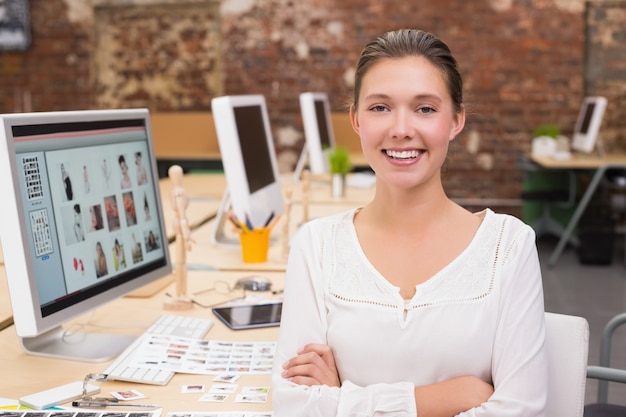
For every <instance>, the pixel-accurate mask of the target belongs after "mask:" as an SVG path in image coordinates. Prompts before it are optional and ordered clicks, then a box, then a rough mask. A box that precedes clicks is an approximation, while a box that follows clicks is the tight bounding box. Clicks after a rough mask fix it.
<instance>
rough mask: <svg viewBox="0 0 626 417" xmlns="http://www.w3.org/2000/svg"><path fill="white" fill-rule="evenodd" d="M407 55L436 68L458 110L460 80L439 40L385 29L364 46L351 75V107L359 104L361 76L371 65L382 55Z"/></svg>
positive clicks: (425, 34)
mask: <svg viewBox="0 0 626 417" xmlns="http://www.w3.org/2000/svg"><path fill="white" fill-rule="evenodd" d="M407 56H416V57H420V56H421V57H424V58H426V59H428V61H430V63H431V64H433V65H434V66H435V67H436V68H438V69H439V71H440V72H441V75H442V76H443V79H444V81H445V82H446V84H447V85H448V91H449V93H450V97H451V98H452V104H453V105H454V108H455V109H456V111H457V112H460V111H461V108H462V105H463V79H462V78H461V74H460V73H459V70H458V68H457V63H456V59H454V57H453V56H452V52H450V48H449V47H448V45H446V44H445V43H444V42H443V41H442V40H440V39H439V38H437V37H436V36H435V35H433V34H431V33H428V32H424V31H423V30H418V29H400V30H396V31H390V32H386V33H384V34H382V35H381V36H379V37H377V38H376V39H374V40H373V41H371V42H370V43H369V44H367V45H366V46H365V48H364V49H363V51H362V52H361V57H360V58H359V62H358V64H357V67H356V73H355V77H354V99H353V106H354V108H355V109H356V108H357V107H358V102H359V94H360V93H361V83H362V81H363V77H364V76H365V74H366V73H367V71H368V70H369V69H370V68H371V67H372V66H373V65H374V64H376V63H377V62H378V61H380V60H382V59H385V58H392V59H393V58H396V59H397V58H404V57H407Z"/></svg>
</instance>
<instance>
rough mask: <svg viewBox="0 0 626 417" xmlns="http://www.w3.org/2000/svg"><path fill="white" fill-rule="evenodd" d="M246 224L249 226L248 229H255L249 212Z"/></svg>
mask: <svg viewBox="0 0 626 417" xmlns="http://www.w3.org/2000/svg"><path fill="white" fill-rule="evenodd" d="M246 226H248V229H250V230H254V227H253V226H252V222H250V217H249V216H248V213H246Z"/></svg>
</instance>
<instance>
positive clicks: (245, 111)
mask: <svg viewBox="0 0 626 417" xmlns="http://www.w3.org/2000/svg"><path fill="white" fill-rule="evenodd" d="M233 111H234V112H235V123H236V124H237V131H238V132H239V140H240V143H241V154H242V156H243V164H244V166H245V167H246V179H247V180H248V187H249V191H250V193H255V192H257V191H259V190H260V189H262V188H263V187H266V186H268V185H270V184H271V183H272V182H274V180H275V178H274V171H273V167H272V158H271V156H270V150H269V147H268V144H267V138H266V137H265V127H264V125H263V113H262V109H261V107H260V106H239V107H234V108H233Z"/></svg>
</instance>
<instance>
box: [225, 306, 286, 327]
mask: <svg viewBox="0 0 626 417" xmlns="http://www.w3.org/2000/svg"><path fill="white" fill-rule="evenodd" d="M282 309H283V303H282V302H275V303H267V304H244V305H236V306H228V307H214V308H213V314H215V315H216V316H217V318H218V319H220V320H221V321H222V322H223V323H224V324H226V325H227V326H228V327H230V328H231V329H233V330H241V329H255V328H258V327H272V326H278V325H280V315H281V313H282Z"/></svg>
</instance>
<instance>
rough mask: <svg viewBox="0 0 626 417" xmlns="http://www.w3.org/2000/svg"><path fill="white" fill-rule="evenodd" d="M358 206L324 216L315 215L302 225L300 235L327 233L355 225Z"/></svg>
mask: <svg viewBox="0 0 626 417" xmlns="http://www.w3.org/2000/svg"><path fill="white" fill-rule="evenodd" d="M357 210H358V208H353V209H349V210H344V211H341V212H337V213H334V214H330V215H327V216H323V217H315V218H312V219H310V220H309V221H308V222H306V223H304V224H303V225H302V226H300V228H299V230H298V233H297V234H298V235H308V236H311V235H326V234H327V233H332V232H333V231H335V230H337V229H338V228H343V227H354V226H353V224H352V220H353V219H354V214H355V212H356V211H357Z"/></svg>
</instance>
